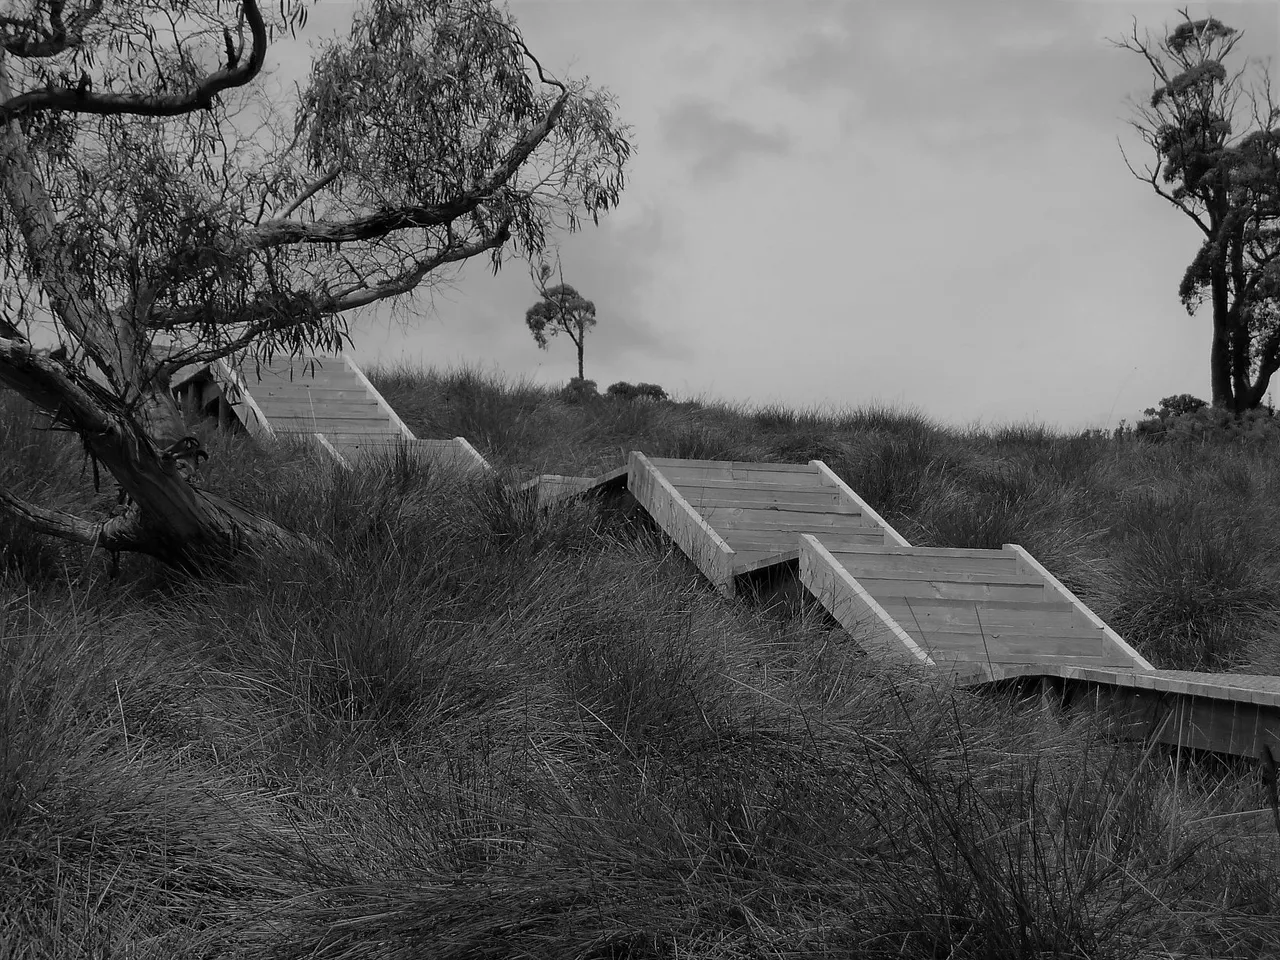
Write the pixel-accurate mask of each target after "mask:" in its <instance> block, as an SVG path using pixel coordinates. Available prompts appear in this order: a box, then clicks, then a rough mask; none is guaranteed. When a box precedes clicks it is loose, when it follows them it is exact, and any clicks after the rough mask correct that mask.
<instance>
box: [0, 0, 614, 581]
mask: <svg viewBox="0 0 1280 960" xmlns="http://www.w3.org/2000/svg"><path fill="white" fill-rule="evenodd" d="M302 2H303V0H282V4H281V5H280V7H279V8H278V10H277V9H276V8H274V7H273V8H272V12H267V11H264V9H263V8H262V7H260V6H259V3H260V0H239V8H238V14H237V15H234V16H230V17H228V6H227V4H225V3H224V2H221V0H163V2H162V0H116V2H112V3H108V4H103V3H102V0H16V3H17V6H16V8H11V9H9V10H7V11H6V15H5V16H4V17H3V18H0V231H2V234H3V241H4V243H3V249H2V250H0V269H3V271H4V276H3V282H2V283H0V384H3V385H6V386H8V387H10V388H12V389H14V390H16V391H17V392H18V393H19V394H21V395H22V396H23V397H25V398H26V399H27V400H29V401H30V402H31V403H32V404H34V405H35V406H36V407H38V408H40V409H41V410H43V411H45V412H47V413H48V414H49V416H50V417H51V419H52V420H53V421H55V422H56V423H58V424H61V425H64V426H66V427H67V428H69V429H71V430H73V431H75V432H76V433H78V434H79V436H80V437H81V438H82V439H83V441H84V445H85V449H86V451H87V452H88V455H89V456H91V457H93V458H94V460H95V462H96V463H98V464H101V465H102V466H103V467H105V468H106V470H107V471H109V472H110V473H111V475H112V476H113V477H114V478H115V480H116V482H117V483H118V484H119V486H120V488H121V491H122V493H123V494H125V495H127V497H128V504H129V505H128V509H127V511H126V512H124V513H123V515H121V516H118V517H113V518H110V519H105V520H102V519H87V518H83V517H78V516H72V515H69V514H67V513H65V512H62V511H59V510H56V509H53V508H51V507H48V506H42V505H40V504H38V503H33V502H29V501H27V500H24V499H20V498H19V497H17V496H15V495H14V494H13V493H12V492H10V491H8V490H0V513H3V514H7V515H8V516H9V517H11V518H14V519H16V520H18V521H19V522H24V523H25V524H27V525H29V526H30V527H32V528H34V529H36V530H38V531H42V532H44V533H47V534H51V535H54V536H57V537H62V538H65V539H68V540H72V541H76V542H79V543H82V544H87V545H94V546H100V547H105V548H107V549H109V550H113V551H119V550H129V551H139V552H143V553H147V554H151V555H153V556H156V557H159V558H161V559H163V560H165V561H167V562H169V563H173V564H176V565H180V566H183V567H193V568H194V567H201V566H203V565H205V564H206V563H207V562H210V561H216V560H219V559H225V558H227V557H229V556H231V555H234V554H236V553H237V552H238V551H240V550H245V549H247V550H250V551H261V550H267V549H272V548H279V547H283V548H285V549H296V548H297V547H298V546H299V545H300V544H301V543H303V542H305V541H304V540H303V538H301V537H297V536H295V535H294V534H292V533H291V532H289V531H287V530H283V529H281V528H279V527H278V526H276V525H275V524H273V523H271V522H270V521H268V520H266V519H265V518H262V517H259V516H256V515H253V514H251V513H250V512H249V511H247V510H245V509H244V508H242V507H240V506H238V505H236V504H234V503H232V502H230V501H227V500H224V499H222V498H220V497H218V496H215V495H213V494H212V493H210V492H208V491H206V490H202V489H201V488H200V487H199V486H198V485H197V484H196V483H195V482H193V481H194V480H195V475H196V471H197V468H198V464H199V455H200V453H201V451H200V450H199V449H198V443H197V442H196V441H194V440H193V439H192V438H189V437H187V435H186V434H187V431H186V429H185V428H184V425H183V421H182V418H181V415H180V413H179V410H178V407H177V405H176V403H175V401H174V398H173V396H172V393H171V391H170V389H169V382H170V377H171V375H172V374H173V373H174V372H175V371H176V370H177V369H179V368H180V367H182V366H185V365H187V364H199V363H207V362H211V361H214V360H217V359H219V358H223V357H228V356H231V355H232V354H235V355H237V356H242V357H243V356H247V357H270V356H271V355H272V354H274V353H288V354H295V355H296V354H301V353H305V352H306V351H309V350H315V349H317V348H323V349H329V350H334V349H341V347H342V345H343V343H344V342H349V340H348V334H347V326H346V321H345V320H344V315H345V314H346V311H349V310H351V309H353V308H356V307H362V306H366V305H368V304H371V303H374V302H376V301H379V300H383V299H386V298H393V297H399V296H401V295H405V294H409V293H411V291H414V290H415V289H416V288H419V287H422V286H423V285H428V284H431V283H433V282H437V281H439V280H440V279H441V277H442V276H445V275H446V274H447V271H448V270H449V268H452V267H456V265H458V264H461V263H462V262H463V261H465V260H468V259H470V258H472V257H476V256H478V255H481V254H487V255H488V259H489V262H490V264H491V265H492V267H493V269H494V270H495V271H497V270H498V268H499V266H500V265H501V264H502V262H503V261H504V259H506V258H508V257H509V256H510V255H511V254H513V253H514V254H516V255H519V256H522V257H524V258H526V259H528V260H534V259H536V258H538V257H539V256H540V254H541V253H542V252H543V250H544V249H545V248H546V246H547V237H548V234H549V233H550V232H552V231H553V230H555V229H565V228H567V229H570V230H572V229H576V228H577V227H578V226H579V225H580V222H581V219H582V217H583V216H584V215H585V216H587V217H590V218H591V219H592V220H593V221H597V220H598V217H599V215H600V213H602V212H604V211H607V210H609V209H610V208H611V207H613V206H615V205H616V204H617V202H618V200H619V197H620V194H621V191H622V189H623V182H624V171H625V166H626V162H627V159H628V157H629V155H630V151H631V144H630V142H629V139H628V138H629V130H628V129H627V128H626V127H625V126H622V125H620V124H618V123H617V121H616V120H615V117H614V103H613V101H612V99H611V97H610V96H609V95H608V94H607V92H605V91H603V90H596V89H593V88H591V87H589V86H588V85H587V84H586V83H585V82H581V81H561V80H558V79H556V78H554V77H552V76H551V75H549V74H548V73H547V72H546V71H545V70H544V69H543V67H542V65H541V64H540V63H539V62H538V60H537V59H535V57H534V55H533V54H532V53H531V52H530V51H529V49H528V47H527V46H526V45H525V43H524V40H523V39H522V37H521V34H520V33H519V31H518V29H517V28H516V26H515V24H514V22H513V21H512V20H511V18H510V17H509V15H508V14H506V13H505V12H504V11H502V10H499V9H497V8H496V7H495V6H493V5H492V4H491V3H490V2H489V0H371V2H370V3H368V5H367V6H366V7H364V8H363V9H361V10H359V11H357V13H356V15H355V19H354V22H353V24H352V26H351V29H350V33H349V35H348V36H347V37H346V38H345V39H343V40H334V41H330V42H327V43H326V44H325V45H324V47H323V49H322V50H321V51H320V52H319V53H318V55H317V56H316V58H315V59H314V61H313V62H312V64H311V68H310V75H309V77H308V78H307V81H306V82H305V83H303V84H302V85H301V86H300V90H299V92H298V95H297V97H296V99H294V100H292V101H291V102H290V103H288V104H286V105H285V106H286V109H287V110H288V111H290V112H291V113H292V118H291V122H289V123H287V124H286V125H279V124H273V123H272V118H273V117H274V116H276V115H277V113H278V107H279V105H278V104H272V103H268V102H267V101H266V100H265V98H264V96H263V93H262V91H261V90H260V89H259V86H260V85H259V84H257V83H255V81H259V80H260V79H261V76H260V75H261V72H262V67H263V62H264V59H265V57H266V52H267V47H268V44H269V43H271V42H273V40H274V38H277V37H280V36H281V35H282V33H283V32H284V31H288V32H290V33H292V32H293V31H294V30H295V29H296V28H298V27H300V26H302V25H303V24H304V23H305V20H306V8H305V6H303V5H302ZM158 20H162V21H163V22H164V23H165V26H164V29H162V30H157V29H156V24H157V21H158ZM50 337H52V338H53V339H55V340H56V341H57V344H58V345H57V346H56V347H55V348H54V349H52V350H48V349H42V348H39V347H38V346H37V345H36V343H40V342H51V340H50V339H49V338H50ZM166 342H167V343H168V344H171V346H166V347H165V348H164V349H163V350H161V349H156V348H157V347H158V346H159V345H160V344H161V343H166Z"/></svg>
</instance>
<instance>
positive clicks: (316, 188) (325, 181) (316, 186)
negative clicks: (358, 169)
mask: <svg viewBox="0 0 1280 960" xmlns="http://www.w3.org/2000/svg"><path fill="white" fill-rule="evenodd" d="M341 173H342V167H341V166H340V165H338V164H334V166H333V167H332V168H331V169H330V170H329V172H328V173H326V174H325V175H324V176H323V177H321V178H320V179H319V180H317V181H316V182H315V183H313V184H311V185H310V186H309V187H307V188H306V189H305V190H303V191H302V193H301V194H299V195H298V199H296V200H294V201H293V203H291V204H289V206H288V207H286V208H285V211H284V213H282V214H280V217H279V219H281V220H288V219H289V217H291V216H293V212H294V211H295V210H297V209H298V208H299V207H300V206H302V205H303V204H304V203H306V202H307V201H308V200H310V199H311V198H312V197H314V196H315V195H316V194H317V193H319V192H320V191H321V190H323V189H324V188H325V187H327V186H328V185H329V184H331V183H333V181H334V180H336V179H338V175H339V174H341Z"/></svg>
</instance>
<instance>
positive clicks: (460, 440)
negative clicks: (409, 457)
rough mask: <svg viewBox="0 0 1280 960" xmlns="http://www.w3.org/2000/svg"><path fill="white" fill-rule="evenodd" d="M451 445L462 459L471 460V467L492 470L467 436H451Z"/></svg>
mask: <svg viewBox="0 0 1280 960" xmlns="http://www.w3.org/2000/svg"><path fill="white" fill-rule="evenodd" d="M397 419H398V418H397ZM404 429H405V430H408V429H409V428H408V427H405V428H404ZM409 435H410V436H413V434H412V432H411V433H410V434H409ZM413 442H414V443H421V442H422V441H421V440H414V441H413ZM453 445H454V446H455V447H457V448H458V450H459V453H460V454H461V455H462V457H463V459H464V460H470V461H471V465H472V466H473V467H475V468H476V469H477V470H484V471H486V472H487V471H490V470H492V469H493V467H492V466H491V465H490V463H489V461H488V460H486V459H485V458H484V457H483V456H482V455H481V453H480V451H479V450H477V449H476V448H475V447H473V446H472V445H471V442H470V441H469V440H467V438H466V437H454V438H453Z"/></svg>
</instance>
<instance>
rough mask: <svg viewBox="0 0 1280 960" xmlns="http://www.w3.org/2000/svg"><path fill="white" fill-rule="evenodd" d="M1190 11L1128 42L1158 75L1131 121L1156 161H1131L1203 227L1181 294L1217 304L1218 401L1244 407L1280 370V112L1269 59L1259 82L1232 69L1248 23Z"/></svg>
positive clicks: (1214, 360)
mask: <svg viewBox="0 0 1280 960" xmlns="http://www.w3.org/2000/svg"><path fill="white" fill-rule="evenodd" d="M1181 14H1182V22H1181V23H1179V24H1178V25H1177V26H1176V27H1174V29H1173V30H1172V31H1170V33H1169V34H1168V35H1167V36H1166V37H1164V38H1163V39H1162V40H1159V41H1153V40H1152V39H1151V38H1150V37H1149V36H1147V37H1139V36H1138V32H1137V26H1136V23H1135V26H1134V29H1133V31H1132V33H1131V35H1130V36H1129V37H1128V38H1125V39H1124V40H1121V41H1117V45H1118V46H1120V47H1122V48H1123V49H1126V50H1130V51H1133V52H1135V53H1137V54H1139V55H1141V56H1142V57H1143V58H1144V59H1145V61H1146V63H1147V65H1148V67H1149V68H1150V69H1151V71H1152V74H1153V87H1152V92H1151V94H1150V96H1149V97H1148V98H1147V100H1146V102H1145V103H1138V104H1135V106H1134V116H1133V119H1132V121H1131V124H1132V126H1133V128H1134V129H1135V130H1136V131H1137V133H1138V135H1139V136H1140V137H1141V139H1142V141H1143V143H1144V144H1146V146H1147V147H1148V148H1149V149H1150V151H1151V154H1152V159H1151V162H1150V163H1149V164H1148V165H1146V166H1145V167H1144V168H1143V169H1141V170H1138V169H1135V168H1134V166H1133V165H1132V164H1129V169H1130V171H1131V172H1132V173H1133V174H1134V176H1135V177H1137V178H1138V179H1139V180H1141V181H1143V182H1145V183H1148V184H1150V186H1151V187H1152V189H1153V190H1154V191H1155V192H1156V194H1157V195H1159V196H1160V197H1162V198H1163V199H1164V200H1166V201H1167V202H1168V203H1170V204H1172V205H1173V206H1174V207H1175V208H1176V209H1178V210H1179V211H1181V212H1182V213H1183V214H1184V215H1185V216H1186V217H1187V218H1188V219H1190V220H1191V221H1192V223H1194V224H1195V226H1196V228H1197V229H1198V230H1199V231H1200V233H1201V234H1202V237H1203V240H1202V242H1201V245H1200V248H1199V250H1198V251H1197V253H1196V255H1195V257H1194V259H1193V260H1192V261H1191V263H1190V264H1189V265H1188V267H1187V269H1186V272H1185V273H1184V275H1183V277H1182V282H1181V284H1180V285H1179V288H1178V294H1179V297H1180V299H1181V301H1182V303H1183V305H1184V306H1185V308H1186V309H1187V311H1188V312H1189V313H1194V312H1196V311H1197V310H1198V309H1199V308H1200V307H1201V306H1202V305H1203V304H1204V303H1205V301H1206V300H1207V301H1208V303H1209V305H1210V309H1211V312H1212V323H1213V336H1212V341H1211V345H1210V382H1211V388H1212V399H1213V403H1214V405H1215V406H1220V407H1226V408H1229V409H1232V410H1235V411H1237V412H1238V411H1242V410H1247V409H1252V408H1255V407H1257V406H1259V405H1260V404H1261V403H1262V402H1263V400H1264V399H1265V397H1266V393H1267V388H1268V387H1269V385H1270V382H1271V378H1272V376H1273V375H1274V374H1275V372H1276V371H1277V370H1278V369H1280V232H1278V230H1277V225H1278V224H1280V130H1277V129H1276V127H1275V121H1276V119H1277V117H1280V109H1277V107H1276V106H1275V105H1274V102H1273V100H1272V96H1271V88H1270V82H1269V79H1268V76H1267V73H1266V69H1265V67H1263V68H1262V69H1261V71H1260V77H1259V79H1258V82H1256V83H1250V82H1248V81H1246V79H1245V72H1246V71H1245V68H1244V67H1243V66H1242V67H1240V68H1239V69H1235V70H1233V71H1232V70H1228V66H1227V63H1228V61H1229V59H1230V58H1231V57H1232V55H1233V53H1234V51H1235V48H1236V45H1237V43H1238V42H1239V39H1240V34H1239V33H1237V31H1235V30H1234V29H1232V28H1231V27H1229V26H1227V25H1226V24H1224V23H1222V22H1221V21H1220V20H1217V19H1215V18H1213V17H1206V18H1203V19H1199V20H1193V19H1192V18H1191V17H1190V15H1189V14H1188V13H1187V11H1186V10H1185V9H1184V10H1182V11H1181ZM1125 162H1126V163H1127V164H1128V163H1129V161H1128V157H1127V156H1126V157H1125Z"/></svg>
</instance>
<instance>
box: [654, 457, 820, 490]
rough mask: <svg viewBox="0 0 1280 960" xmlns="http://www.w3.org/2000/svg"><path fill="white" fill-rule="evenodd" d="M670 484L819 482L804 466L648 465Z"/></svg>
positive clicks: (686, 462)
mask: <svg viewBox="0 0 1280 960" xmlns="http://www.w3.org/2000/svg"><path fill="white" fill-rule="evenodd" d="M649 462H650V463H651V464H653V466H654V468H655V469H656V470H657V471H658V472H659V473H661V474H662V475H663V476H664V477H666V478H667V480H669V481H670V482H671V483H672V484H677V485H678V484H681V483H697V482H699V481H704V480H720V481H737V482H749V483H750V482H754V483H808V482H810V480H809V478H812V480H813V481H819V479H820V478H819V475H818V470H817V468H816V467H810V466H808V465H807V464H806V465H804V466H800V465H797V464H791V463H729V462H727V461H707V460H661V461H656V462H655V461H654V460H652V459H650V461H649Z"/></svg>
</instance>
